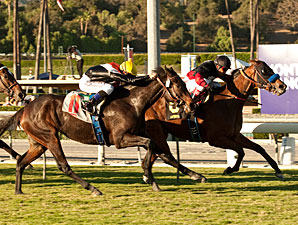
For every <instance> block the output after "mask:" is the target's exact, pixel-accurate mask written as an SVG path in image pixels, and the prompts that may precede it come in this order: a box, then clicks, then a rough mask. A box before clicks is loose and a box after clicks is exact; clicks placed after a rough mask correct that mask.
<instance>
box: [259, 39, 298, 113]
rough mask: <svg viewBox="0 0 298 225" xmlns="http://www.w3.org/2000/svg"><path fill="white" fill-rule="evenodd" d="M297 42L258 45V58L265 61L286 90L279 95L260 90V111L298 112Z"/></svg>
mask: <svg viewBox="0 0 298 225" xmlns="http://www.w3.org/2000/svg"><path fill="white" fill-rule="evenodd" d="M297 52H298V44H276V45H259V52H258V53H259V54H258V55H259V59H260V60H262V61H264V62H266V63H267V64H268V65H269V66H270V67H271V69H273V71H274V72H275V73H278V74H279V75H280V77H281V80H282V81H283V82H285V83H286V85H287V86H288V87H287V91H286V93H284V94H283V95H281V96H277V95H273V94H271V93H269V92H267V91H265V90H261V103H262V107H261V113H266V114H297V113H298V54H297Z"/></svg>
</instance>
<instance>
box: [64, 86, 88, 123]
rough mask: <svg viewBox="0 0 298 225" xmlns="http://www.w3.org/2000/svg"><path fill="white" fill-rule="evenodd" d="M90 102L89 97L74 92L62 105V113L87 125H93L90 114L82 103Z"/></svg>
mask: <svg viewBox="0 0 298 225" xmlns="http://www.w3.org/2000/svg"><path fill="white" fill-rule="evenodd" d="M85 101H89V95H86V94H83V93H81V92H77V91H72V92H70V93H68V94H67V95H66V97H65V99H64V102H63V105H62V111H63V112H67V113H69V114H70V115H72V116H73V117H76V118H77V119H80V120H82V121H84V122H87V123H92V120H91V117H90V114H89V113H86V112H85V111H83V109H82V102H85Z"/></svg>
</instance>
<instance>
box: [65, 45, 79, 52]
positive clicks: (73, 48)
mask: <svg viewBox="0 0 298 225" xmlns="http://www.w3.org/2000/svg"><path fill="white" fill-rule="evenodd" d="M76 49H77V46H76V45H72V46H68V48H67V52H69V53H72V52H73V51H74V50H76Z"/></svg>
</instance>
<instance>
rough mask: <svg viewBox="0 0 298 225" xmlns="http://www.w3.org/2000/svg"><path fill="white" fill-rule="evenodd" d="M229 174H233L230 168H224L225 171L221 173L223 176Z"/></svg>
mask: <svg viewBox="0 0 298 225" xmlns="http://www.w3.org/2000/svg"><path fill="white" fill-rule="evenodd" d="M231 173H233V171H232V168H231V167H228V168H226V169H225V171H224V172H223V175H229V174H231Z"/></svg>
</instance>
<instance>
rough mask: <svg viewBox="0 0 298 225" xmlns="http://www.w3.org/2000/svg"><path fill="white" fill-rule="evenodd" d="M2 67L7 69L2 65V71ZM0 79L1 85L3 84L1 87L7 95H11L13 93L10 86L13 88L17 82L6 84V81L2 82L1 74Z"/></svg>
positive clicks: (0, 68) (1, 68)
mask: <svg viewBox="0 0 298 225" xmlns="http://www.w3.org/2000/svg"><path fill="white" fill-rule="evenodd" d="M3 69H7V70H8V68H7V67H6V66H2V67H0V70H1V71H2V73H3ZM9 73H10V72H9ZM0 81H1V83H2V85H3V87H4V88H3V89H4V90H5V91H6V92H7V94H8V96H9V97H12V95H13V91H12V88H13V87H14V86H16V85H17V84H18V83H17V82H16V81H15V82H14V83H13V84H12V85H10V86H8V85H7V84H6V82H4V80H3V78H2V76H0Z"/></svg>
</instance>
